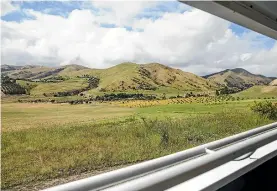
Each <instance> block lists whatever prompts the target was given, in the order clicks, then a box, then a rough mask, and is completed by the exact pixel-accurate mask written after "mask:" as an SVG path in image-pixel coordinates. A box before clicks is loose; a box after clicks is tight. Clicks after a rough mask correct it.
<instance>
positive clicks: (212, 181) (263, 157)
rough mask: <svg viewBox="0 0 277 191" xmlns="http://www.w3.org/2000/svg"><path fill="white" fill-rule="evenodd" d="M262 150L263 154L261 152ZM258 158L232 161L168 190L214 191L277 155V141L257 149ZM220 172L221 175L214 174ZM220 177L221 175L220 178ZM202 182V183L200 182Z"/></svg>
mask: <svg viewBox="0 0 277 191" xmlns="http://www.w3.org/2000/svg"><path fill="white" fill-rule="evenodd" d="M259 151H262V154H261V153H259ZM255 153H257V156H259V157H258V158H252V156H251V157H248V158H246V159H244V160H243V161H241V162H237V161H231V162H227V163H226V164H223V165H221V166H219V167H217V168H215V169H212V170H211V171H208V172H206V173H204V174H201V175H199V176H197V177H194V178H192V179H190V180H188V181H186V182H184V183H181V184H178V185H176V186H174V187H172V188H169V189H168V190H166V191H183V190H189V191H200V190H201V191H214V190H218V189H219V188H222V187H223V186H225V185H227V184H228V183H230V182H232V181H234V180H236V179H237V178H239V177H241V176H243V175H244V174H246V173H248V172H250V171H251V170H253V169H255V168H256V167H258V166H260V165H262V164H263V163H265V162H267V161H269V160H271V159H272V158H274V157H275V156H277V141H273V142H271V143H269V144H267V145H264V146H263V147H260V148H259V149H257V152H255ZM213 174H218V175H219V176H214V175H213ZM218 177H220V178H219V179H218ZM199 182H201V184H199Z"/></svg>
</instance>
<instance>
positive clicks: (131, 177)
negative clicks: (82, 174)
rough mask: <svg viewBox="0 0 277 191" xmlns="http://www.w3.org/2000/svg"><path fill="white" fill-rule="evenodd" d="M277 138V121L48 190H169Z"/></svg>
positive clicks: (47, 190) (46, 190)
mask: <svg viewBox="0 0 277 191" xmlns="http://www.w3.org/2000/svg"><path fill="white" fill-rule="evenodd" d="M275 140H277V122H276V123H272V124H269V125H265V126H262V127H259V128H256V129H253V130H250V131H247V132H243V133H240V134H237V135H233V136H230V137H227V138H224V139H221V140H218V141H214V142H211V143H207V144H204V145H200V146H198V147H194V148H191V149H188V150H185V151H181V152H177V153H175V154H171V155H168V156H164V157H160V158H157V159H153V160H150V161H146V162H142V163H139V164H136V165H132V166H129V167H125V168H122V169H118V170H115V171H111V172H107V173H104V174H100V175H96V176H93V177H90V178H86V179H82V180H78V181H74V182H70V183H67V184H63V185H59V186H56V187H52V188H48V189H45V191H73V190H78V191H87V190H109V191H115V190H120V191H121V190H149V191H150V190H166V189H169V188H171V187H174V186H176V185H178V184H181V183H183V182H185V181H187V180H189V179H191V178H194V177H196V176H198V175H200V174H202V173H205V172H207V171H209V170H211V169H213V168H216V167H218V166H220V165H222V164H225V163H227V162H229V161H232V160H234V159H236V158H238V157H240V156H242V155H244V154H246V153H249V152H253V151H255V150H256V149H258V148H260V147H262V146H264V145H266V144H268V143H271V142H273V141H275ZM207 151H208V154H207Z"/></svg>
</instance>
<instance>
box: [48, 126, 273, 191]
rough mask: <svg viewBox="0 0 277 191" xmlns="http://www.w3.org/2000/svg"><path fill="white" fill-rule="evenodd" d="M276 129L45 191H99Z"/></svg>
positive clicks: (258, 130)
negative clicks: (208, 150)
mask: <svg viewBox="0 0 277 191" xmlns="http://www.w3.org/2000/svg"><path fill="white" fill-rule="evenodd" d="M275 127H277V122H275V123H272V124H268V125H264V126H262V127H259V128H255V129H252V130H249V131H247V132H243V133H240V134H236V135H233V136H230V137H226V138H224V139H221V140H217V141H214V142H210V143H207V144H204V145H200V146H198V147H194V148H191V149H188V150H185V151H181V152H177V153H174V154H171V155H167V156H164V157H160V158H157V159H153V160H150V161H146V162H142V163H139V164H136V165H132V166H129V167H125V168H122V169H118V170H115V171H111V172H108V173H104V174H100V175H97V176H93V177H90V178H86V179H82V180H78V181H74V182H70V183H67V184H63V185H59V186H56V187H52V188H48V189H45V191H75V190H79V191H87V190H100V189H103V188H105V187H108V186H110V185H112V184H115V183H118V182H122V181H127V180H130V179H133V178H135V177H137V176H142V175H143V174H147V173H151V172H153V171H157V170H159V169H160V168H165V167H167V166H172V165H174V164H175V163H179V162H181V161H183V160H186V159H188V158H191V157H195V156H197V155H201V154H204V153H205V149H206V148H209V149H213V150H215V149H218V148H220V147H223V146H226V145H228V144H231V143H234V142H236V141H241V140H243V139H245V138H249V137H251V136H254V135H257V134H259V133H262V132H265V131H268V130H270V129H273V128H275Z"/></svg>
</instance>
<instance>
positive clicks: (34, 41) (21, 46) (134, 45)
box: [1, 0, 277, 76]
mask: <svg viewBox="0 0 277 191" xmlns="http://www.w3.org/2000/svg"><path fill="white" fill-rule="evenodd" d="M122 62H135V63H139V64H145V63H150V62H158V63H161V64H164V65H167V66H170V67H174V68H179V69H182V70H184V71H188V72H193V73H195V74H198V75H206V74H210V73H213V72H218V71H221V70H224V69H227V68H237V67H241V68H244V69H246V70H248V71H250V72H252V73H259V74H263V75H266V76H277V43H276V40H273V39H271V38H268V37H266V36H264V35H261V34H259V33H256V32H253V31H251V30H249V29H246V28H244V27H241V26H239V25H236V24H234V23H231V22H229V21H226V20H223V19H221V18H219V17H216V16H213V15H211V14H208V13H206V12H203V11H200V10H198V9H195V8H192V7H190V6H187V5H185V4H183V3H180V2H177V1H153V0H152V1H143V0H141V1H131V0H129V1H112V0H110V1H89V0H87V1H11V0H1V63H2V64H11V65H26V64H36V65H45V66H60V65H66V64H81V65H84V66H88V67H91V68H108V67H111V66H114V65H116V64H119V63H122Z"/></svg>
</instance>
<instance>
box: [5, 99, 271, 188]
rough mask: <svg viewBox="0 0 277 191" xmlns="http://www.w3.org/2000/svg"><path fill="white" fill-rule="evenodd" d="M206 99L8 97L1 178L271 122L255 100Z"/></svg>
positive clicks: (18, 182)
mask: <svg viewBox="0 0 277 191" xmlns="http://www.w3.org/2000/svg"><path fill="white" fill-rule="evenodd" d="M206 99H211V98H209V97H204V98H193V99H192V98H189V100H190V101H188V98H176V99H167V100H159V101H158V103H157V100H153V101H151V100H150V101H128V102H126V103H125V102H124V103H123V101H119V102H103V103H97V102H95V103H91V104H79V105H70V104H51V103H15V102H13V101H10V100H9V101H7V102H5V100H4V101H2V185H1V186H2V188H4V189H8V188H11V189H15V188H16V189H18V188H20V189H21V188H23V187H25V186H27V187H26V190H30V188H32V186H31V185H33V184H39V185H40V187H38V188H43V187H44V183H45V182H47V181H50V180H53V179H57V178H63V177H70V176H74V175H79V174H82V173H87V172H94V171H103V170H106V169H108V168H110V167H115V168H116V167H117V166H121V165H128V164H131V163H136V162H139V161H144V160H148V159H152V158H156V157H159V156H164V155H167V154H170V153H173V152H177V151H180V150H184V149H186V148H190V147H193V146H196V145H199V144H202V143H205V142H209V141H213V140H216V139H220V138H222V137H226V136H229V135H232V134H235V133H238V132H242V131H246V130H248V129H251V128H254V127H257V126H260V125H263V124H267V123H270V122H273V120H270V119H268V118H265V117H262V116H259V115H257V114H255V113H253V112H252V111H251V110H250V106H251V105H252V104H253V101H254V100H237V99H235V100H228V101H227V99H224V100H221V99H216V100H210V101H207V100H206ZM220 100H221V101H220ZM177 101H178V103H177ZM270 101H273V102H276V99H271V100H270ZM141 102H145V103H151V102H152V103H151V104H149V105H144V106H142V107H141V105H142V104H141ZM153 103H155V104H153ZM126 104H127V105H126ZM130 106H131V107H130ZM134 151H135V152H134ZM28 185H29V187H28ZM27 188H28V189H27ZM32 189H33V188H32ZM23 190H24V189H23Z"/></svg>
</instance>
